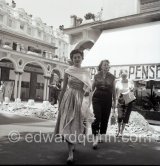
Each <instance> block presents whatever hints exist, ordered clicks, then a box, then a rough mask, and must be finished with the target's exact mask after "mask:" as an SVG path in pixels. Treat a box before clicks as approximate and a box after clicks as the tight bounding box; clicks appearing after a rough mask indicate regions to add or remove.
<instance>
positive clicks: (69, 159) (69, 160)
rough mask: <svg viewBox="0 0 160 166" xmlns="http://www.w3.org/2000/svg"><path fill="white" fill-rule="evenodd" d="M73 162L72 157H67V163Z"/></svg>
mask: <svg viewBox="0 0 160 166" xmlns="http://www.w3.org/2000/svg"><path fill="white" fill-rule="evenodd" d="M73 162H74V160H73V157H68V159H67V164H68V165H71V164H73Z"/></svg>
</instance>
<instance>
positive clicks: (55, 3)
mask: <svg viewBox="0 0 160 166" xmlns="http://www.w3.org/2000/svg"><path fill="white" fill-rule="evenodd" d="M14 1H15V2H16V8H23V9H25V11H26V12H27V13H28V14H32V15H33V16H34V17H40V18H41V19H42V22H44V23H47V25H49V26H53V27H54V28H58V27H59V25H64V27H65V28H68V27H70V25H71V19H70V16H71V15H77V16H78V17H81V18H82V19H84V15H85V14H86V13H88V12H91V13H94V14H97V13H98V12H99V11H100V10H101V7H102V6H104V3H105V0H14ZM6 2H8V3H9V4H11V2H12V0H6Z"/></svg>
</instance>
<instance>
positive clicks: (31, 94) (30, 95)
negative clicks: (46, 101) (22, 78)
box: [29, 72, 37, 100]
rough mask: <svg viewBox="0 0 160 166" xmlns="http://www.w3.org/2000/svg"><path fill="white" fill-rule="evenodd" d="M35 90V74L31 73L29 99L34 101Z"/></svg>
mask: <svg viewBox="0 0 160 166" xmlns="http://www.w3.org/2000/svg"><path fill="white" fill-rule="evenodd" d="M36 89H37V73H33V72H32V73H31V77H30V90H29V98H30V99H34V100H35V99H36Z"/></svg>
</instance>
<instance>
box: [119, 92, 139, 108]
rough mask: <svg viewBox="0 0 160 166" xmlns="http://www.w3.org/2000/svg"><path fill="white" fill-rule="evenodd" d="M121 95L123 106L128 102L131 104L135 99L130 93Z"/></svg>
mask: <svg viewBox="0 0 160 166" xmlns="http://www.w3.org/2000/svg"><path fill="white" fill-rule="evenodd" d="M122 95H123V98H124V101H125V105H126V104H129V103H130V102H132V101H134V100H136V97H135V95H134V93H133V92H131V91H127V92H124V93H122Z"/></svg>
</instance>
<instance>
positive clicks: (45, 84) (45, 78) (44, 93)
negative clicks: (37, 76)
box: [43, 76, 47, 101]
mask: <svg viewBox="0 0 160 166" xmlns="http://www.w3.org/2000/svg"><path fill="white" fill-rule="evenodd" d="M46 94H47V77H45V76H44V91H43V100H44V101H45V100H46Z"/></svg>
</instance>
